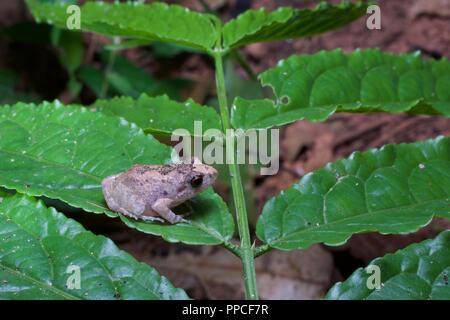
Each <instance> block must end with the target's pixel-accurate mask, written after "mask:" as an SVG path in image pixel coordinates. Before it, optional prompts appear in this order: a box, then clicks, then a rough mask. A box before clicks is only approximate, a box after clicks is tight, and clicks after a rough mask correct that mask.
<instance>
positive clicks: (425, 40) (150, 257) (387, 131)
mask: <svg viewBox="0 0 450 320" xmlns="http://www.w3.org/2000/svg"><path fill="white" fill-rule="evenodd" d="M171 2H176V3H182V4H183V5H186V6H189V7H191V8H193V9H197V10H201V8H202V7H201V5H199V1H194V0H183V1H171ZM206 2H207V3H209V4H210V7H211V8H212V9H215V10H218V11H219V12H220V13H221V15H222V16H223V17H224V18H225V19H229V18H230V17H232V16H234V15H236V14H237V13H238V12H239V11H242V10H243V9H245V8H246V7H247V6H251V7H252V8H259V7H262V6H264V7H266V8H268V9H273V8H276V7H278V6H282V5H291V6H295V7H304V6H311V5H313V4H315V3H317V1H288V0H278V1H275V0H261V1H243V0H234V1H233V0H229V1H226V0H223V1H220V0H216V1H213V0H210V1H206ZM379 6H380V7H381V17H382V29H381V30H368V29H367V28H366V25H365V23H366V20H365V19H364V18H361V19H359V20H358V21H356V22H354V23H352V24H351V25H349V26H347V27H344V28H341V29H339V30H336V31H333V32H329V33H326V34H323V35H320V36H317V37H313V38H310V39H301V40H295V41H283V42H277V43H262V44H255V45H251V46H248V47H246V48H245V49H243V50H242V53H243V54H244V56H245V57H246V58H247V59H248V61H249V62H250V65H251V67H252V68H253V69H254V71H255V72H261V71H263V70H265V69H267V68H269V67H272V66H274V65H275V64H276V63H277V61H278V60H280V59H284V58H287V57H288V56H290V55H291V54H294V53H296V54H301V53H315V52H317V51H320V50H329V49H334V48H342V49H343V50H345V51H352V50H355V49H357V48H374V47H377V48H380V49H381V50H384V51H390V52H396V53H404V52H414V51H416V50H420V51H422V54H423V55H425V56H427V57H429V58H430V59H438V58H440V57H447V58H450V28H449V23H450V0H410V1H398V0H380V1H379ZM27 19H29V15H28V14H27V13H26V9H25V7H24V6H23V4H21V1H16V0H7V1H1V3H0V25H1V26H5V25H11V24H14V23H17V22H19V21H24V20H27ZM85 40H86V42H87V45H88V44H89V43H91V44H92V41H94V42H95V43H97V44H98V43H101V42H102V41H104V39H103V38H101V37H100V38H99V37H94V36H90V35H86V39H85ZM24 51H25V52H26V54H23V53H21V52H24ZM20 54H23V55H24V57H22V58H21V59H12V60H14V61H16V62H14V63H15V67H17V61H19V62H20V61H33V63H34V64H33V65H29V64H28V65H26V68H21V69H20V70H21V72H22V80H21V81H22V82H21V83H22V84H21V86H22V87H23V88H25V89H27V88H29V87H30V85H29V82H33V77H36V76H38V77H41V76H42V75H43V74H44V75H46V80H47V81H45V85H44V84H41V87H37V88H36V87H34V90H37V91H40V92H41V93H42V96H43V97H45V98H46V99H49V100H52V99H54V98H56V97H64V92H62V91H63V90H64V88H62V87H61V83H64V81H67V79H66V78H67V76H66V75H65V74H64V71H63V70H62V68H61V67H60V66H59V65H58V63H57V62H55V61H57V60H56V59H57V58H56V56H55V54H54V52H52V51H51V50H50V49H49V48H47V47H44V48H43V47H41V46H37V45H34V46H27V47H23V46H18V47H17V46H16V45H13V44H10V43H2V41H0V59H1V60H0V66H5V65H8V64H9V61H11V56H14V57H15V58H17V55H20ZM125 54H126V55H127V56H128V57H129V58H130V59H132V60H133V61H135V62H136V64H137V65H140V66H142V67H143V68H146V69H148V70H152V72H154V73H156V74H158V73H167V72H172V73H176V72H178V73H181V74H183V75H185V76H188V77H190V78H191V79H194V80H201V81H199V82H198V83H197V85H196V86H194V88H193V90H192V91H190V92H187V93H185V95H190V96H194V98H195V99H196V100H198V101H201V100H204V99H206V97H207V96H208V95H211V94H213V92H211V90H213V89H212V88H211V83H213V76H214V74H213V72H212V68H211V63H210V62H209V61H208V60H206V59H204V58H202V57H199V56H198V55H192V54H188V55H182V56H181V57H179V58H178V61H176V63H167V62H166V63H165V64H164V66H162V67H161V65H158V61H156V60H155V59H153V58H152V57H149V56H148V55H146V54H145V52H143V51H142V50H140V49H133V50H127V51H126V53H125ZM30 57H34V59H31V58H30ZM36 57H37V58H36ZM89 59H91V58H89V57H88V58H87V60H89ZM19 64H20V63H19ZM27 69H31V70H32V71H31V72H27V71H26V70H27ZM180 70H181V71H180ZM240 73H241V74H243V72H242V70H240ZM47 75H50V76H48V77H47ZM64 79H66V80H64ZM38 82H39V81H38ZM86 96H87V98H86ZM91 98H92V97H90V96H89V95H84V96H83V98H82V99H85V100H86V101H89V99H91ZM82 102H85V101H84V100H83V101H82ZM201 102H202V101H201ZM203 102H204V101H203ZM438 135H450V123H449V121H448V120H447V119H444V118H441V117H428V116H420V117H414V116H408V115H388V114H370V115H359V114H344V113H341V114H336V115H334V116H333V117H332V118H331V119H330V120H329V121H327V122H325V123H314V124H312V123H308V122H305V121H298V122H296V123H293V124H291V125H288V126H287V127H285V128H284V129H283V130H282V136H281V137H282V140H281V148H282V150H281V153H280V154H281V159H280V163H281V169H280V172H279V174H278V175H275V176H269V177H256V179H255V183H254V194H255V207H256V212H257V213H259V212H261V209H262V206H263V204H264V203H265V202H266V201H267V200H268V199H270V198H271V197H273V196H274V195H277V194H278V193H279V192H280V191H281V190H283V189H286V188H287V187H289V186H290V185H291V184H293V183H295V182H296V181H298V180H299V179H300V178H301V177H302V176H303V175H305V174H306V173H308V172H310V171H312V170H315V169H317V168H320V167H322V166H323V165H324V164H326V163H327V162H330V161H335V160H337V159H340V158H342V157H346V156H348V155H349V154H351V153H352V152H354V151H357V150H360V151H362V150H367V149H368V148H374V147H380V146H382V145H384V144H387V143H401V142H413V141H417V140H424V139H428V138H433V137H436V136H438ZM218 189H219V190H222V192H221V193H222V194H223V196H224V197H228V196H229V192H228V191H229V190H227V188H226V187H223V186H218ZM71 216H72V217H74V218H77V219H79V220H81V221H82V222H83V223H84V224H85V226H86V227H87V228H89V229H91V230H94V231H95V232H96V233H102V234H105V235H106V236H109V237H111V238H112V239H113V240H114V241H115V242H116V243H117V244H118V245H119V246H120V247H122V248H123V249H125V250H127V251H128V252H130V253H131V254H133V255H134V256H135V257H137V258H138V259H140V260H142V261H146V262H148V263H149V264H151V265H153V266H155V267H157V269H158V270H159V271H160V272H161V273H163V274H164V275H166V276H168V277H169V279H170V280H171V281H172V282H173V283H174V284H175V285H176V286H179V287H183V288H186V289H187V291H188V294H190V295H191V297H193V298H205V299H218V298H225V299H226V298H233V299H237V298H242V297H243V289H242V281H241V279H240V268H241V267H240V265H239V261H238V260H237V259H235V258H234V257H232V256H231V255H229V254H228V253H227V252H225V251H224V250H223V249H221V248H207V247H192V246H187V245H182V244H168V243H166V242H164V241H162V240H161V239H159V238H156V237H153V236H150V235H145V234H142V233H139V232H136V231H134V230H130V229H127V228H125V227H124V226H123V225H121V224H120V223H118V222H111V221H112V220H110V219H107V218H101V217H96V218H95V219H92V218H91V217H90V215H89V219H87V218H80V217H79V216H78V215H71ZM446 228H450V223H449V222H448V221H447V222H445V221H441V220H436V221H434V222H433V223H432V224H431V225H429V226H428V227H426V228H424V229H422V230H420V231H419V232H417V233H414V234H411V235H400V236H392V235H380V234H377V233H368V234H361V235H356V236H353V237H352V238H351V239H350V240H349V241H348V242H347V244H345V245H343V246H340V247H333V248H331V247H327V246H321V245H316V246H313V247H312V248H310V249H308V250H304V251H301V252H299V251H297V252H291V253H283V255H280V253H276V252H273V253H270V254H268V255H267V256H263V257H262V258H258V260H257V261H260V262H257V269H258V274H259V275H260V276H259V277H258V284H259V286H260V290H261V296H262V297H263V298H266V299H270V298H281V299H318V298H320V296H321V295H322V294H323V293H324V292H326V290H327V289H328V288H329V287H330V286H331V285H332V284H333V283H334V282H336V281H338V280H342V279H345V278H346V277H347V276H348V275H350V274H351V273H352V272H353V271H354V270H355V269H356V268H358V267H362V266H365V265H366V264H367V263H368V262H369V261H371V260H372V259H374V258H375V257H378V256H382V255H384V254H385V253H387V252H393V251H396V250H398V249H400V248H404V247H405V246H407V245H408V244H410V243H412V242H417V241H420V240H422V239H426V238H431V237H433V236H435V235H436V234H437V233H438V232H439V231H440V230H442V229H446Z"/></svg>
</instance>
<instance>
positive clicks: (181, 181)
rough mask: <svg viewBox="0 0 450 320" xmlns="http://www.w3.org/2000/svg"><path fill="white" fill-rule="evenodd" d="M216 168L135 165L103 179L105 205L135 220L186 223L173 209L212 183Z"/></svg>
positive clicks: (184, 165)
mask: <svg viewBox="0 0 450 320" xmlns="http://www.w3.org/2000/svg"><path fill="white" fill-rule="evenodd" d="M216 177H217V171H216V170H215V169H214V168H213V167H211V166H208V165H205V164H201V163H197V162H195V163H193V164H170V165H136V166H134V167H132V168H131V169H129V170H128V171H126V172H123V173H120V174H117V175H114V176H110V177H107V178H105V179H104V180H103V182H102V188H103V194H104V197H105V200H106V203H107V204H108V207H109V208H110V209H111V210H113V211H116V212H120V213H122V214H124V215H127V216H129V217H132V218H135V219H141V220H159V221H164V220H161V219H160V218H159V217H162V218H164V219H165V220H167V221H169V222H170V223H178V222H188V221H187V220H184V219H183V218H182V217H181V216H178V215H176V214H175V213H174V212H172V210H170V208H173V207H175V206H177V205H179V204H181V203H183V202H184V201H186V200H188V199H190V198H192V197H193V196H195V195H196V194H197V193H199V192H202V191H203V190H205V189H206V188H208V187H209V186H210V185H212V184H213V183H214V181H215V179H216Z"/></svg>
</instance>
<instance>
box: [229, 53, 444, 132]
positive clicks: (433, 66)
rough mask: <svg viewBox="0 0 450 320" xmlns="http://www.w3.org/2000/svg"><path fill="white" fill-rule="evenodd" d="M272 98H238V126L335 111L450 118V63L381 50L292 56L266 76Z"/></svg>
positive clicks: (314, 116)
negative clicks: (273, 97)
mask: <svg viewBox="0 0 450 320" xmlns="http://www.w3.org/2000/svg"><path fill="white" fill-rule="evenodd" d="M260 80H261V83H262V85H264V86H270V87H271V88H272V89H273V91H274V94H275V96H276V100H275V101H271V100H244V99H236V100H235V102H234V110H233V119H232V122H233V125H234V126H236V127H242V128H252V127H257V128H268V127H271V126H277V125H282V124H286V123H289V122H293V121H296V120H300V119H307V120H311V121H324V120H326V119H327V118H328V117H329V116H331V115H332V114H333V113H334V112H336V111H340V112H394V113H396V112H408V113H413V114H432V115H433V114H434V115H444V116H447V117H448V116H450V91H449V90H448V88H449V87H450V62H449V60H447V59H441V60H439V61H436V60H425V59H422V58H421V56H420V54H419V53H414V54H402V55H394V54H389V53H382V52H380V51H379V50H378V49H369V50H356V51H355V52H353V53H350V54H345V53H343V52H342V51H341V50H334V51H322V52H319V53H317V54H313V55H300V56H292V57H290V58H289V59H287V60H286V61H280V62H279V64H278V66H277V67H275V68H273V69H270V70H268V71H266V72H264V73H262V74H261V75H260Z"/></svg>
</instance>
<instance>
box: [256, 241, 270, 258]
mask: <svg viewBox="0 0 450 320" xmlns="http://www.w3.org/2000/svg"><path fill="white" fill-rule="evenodd" d="M270 250H272V248H271V247H269V245H268V244H264V245H262V246H259V247H256V248H254V250H253V252H254V255H255V258H257V257H259V256H261V255H263V254H264V253H266V252H269V251H270Z"/></svg>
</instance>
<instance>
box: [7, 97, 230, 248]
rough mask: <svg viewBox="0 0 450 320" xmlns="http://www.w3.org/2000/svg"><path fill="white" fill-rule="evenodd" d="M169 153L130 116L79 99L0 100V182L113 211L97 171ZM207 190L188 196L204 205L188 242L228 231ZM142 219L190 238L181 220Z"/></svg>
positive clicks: (216, 240) (165, 158)
mask: <svg viewBox="0 0 450 320" xmlns="http://www.w3.org/2000/svg"><path fill="white" fill-rule="evenodd" d="M170 154H171V148H169V147H168V146H166V145H163V144H160V143H159V142H158V141H157V140H156V139H154V138H153V137H151V136H146V135H145V134H144V133H143V132H142V130H141V129H139V128H138V127H137V126H136V125H135V124H130V123H129V122H128V121H126V120H125V119H123V118H118V117H111V116H106V115H104V114H102V113H99V112H89V111H88V110H87V109H85V108H82V107H79V106H62V105H61V104H60V103H59V102H55V103H48V102H45V103H42V104H41V105H38V106H36V105H32V104H31V105H27V104H23V103H18V104H16V105H15V106H12V107H10V106H4V107H1V108H0V186H2V187H5V188H8V189H15V190H17V191H19V192H21V193H25V194H28V195H33V196H46V197H48V198H50V199H58V200H62V201H63V202H66V203H67V204H69V205H71V206H73V207H76V208H82V209H84V210H85V211H88V212H94V213H105V214H107V215H108V216H110V217H117V216H118V214H117V213H115V212H111V211H110V210H108V208H107V206H106V203H105V201H104V198H103V193H102V190H101V181H102V179H103V178H104V177H106V176H109V175H113V174H117V173H119V172H122V171H125V170H127V169H128V168H130V167H132V166H133V165H134V164H163V163H168V162H169V161H170ZM207 195H208V193H205V195H202V196H199V197H197V198H195V199H194V200H192V201H193V202H195V203H196V204H197V208H200V207H201V210H202V211H201V213H200V215H198V216H197V215H196V214H195V212H193V214H192V217H191V219H192V220H194V221H195V223H194V226H196V225H197V224H198V225H199V226H198V227H196V228H197V229H196V230H197V233H196V234H195V236H194V232H191V234H192V239H191V242H199V241H200V240H198V239H206V240H205V244H220V243H222V242H223V241H225V240H227V239H229V238H231V236H232V235H233V232H234V228H233V218H232V216H231V215H230V213H229V212H228V210H227V209H226V206H225V205H224V204H223V202H222V201H220V199H219V198H218V197H214V196H210V197H208V196H207ZM218 221H220V222H223V221H227V223H224V224H223V225H219V222H218ZM146 224H155V225H158V226H159V228H158V232H160V233H159V235H161V236H163V237H165V236H166V235H169V234H170V235H173V234H174V233H175V231H176V232H178V234H179V236H180V240H179V241H181V240H183V241H184V240H186V241H187V239H188V237H187V235H186V234H184V231H183V230H186V226H183V225H182V224H177V225H176V226H171V225H168V224H159V223H157V222H146ZM205 226H206V228H207V229H208V230H207V231H208V233H207V234H204V233H205V231H204V229H205ZM217 226H219V227H220V229H216V227H217ZM174 230H175V231H174ZM189 230H192V229H189ZM152 233H153V234H158V233H157V232H152ZM217 235H220V237H219V236H217ZM172 240H173V241H175V240H176V236H172Z"/></svg>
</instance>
